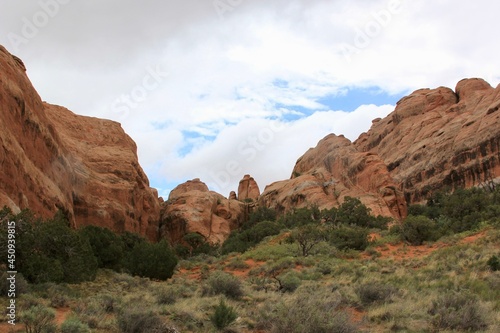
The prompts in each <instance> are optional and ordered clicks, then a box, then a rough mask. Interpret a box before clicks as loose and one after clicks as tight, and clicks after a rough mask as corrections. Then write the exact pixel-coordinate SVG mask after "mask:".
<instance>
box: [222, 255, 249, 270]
mask: <svg viewBox="0 0 500 333" xmlns="http://www.w3.org/2000/svg"><path fill="white" fill-rule="evenodd" d="M226 267H227V268H231V269H247V268H249V267H250V266H248V264H247V263H246V262H245V261H244V260H243V259H242V258H240V257H235V258H234V259H232V260H231V261H230V262H229V263H228V264H227V265H226Z"/></svg>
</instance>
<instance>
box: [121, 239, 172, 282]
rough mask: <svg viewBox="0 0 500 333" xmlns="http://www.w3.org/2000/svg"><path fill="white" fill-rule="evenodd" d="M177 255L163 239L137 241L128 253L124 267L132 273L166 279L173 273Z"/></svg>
mask: <svg viewBox="0 0 500 333" xmlns="http://www.w3.org/2000/svg"><path fill="white" fill-rule="evenodd" d="M176 265H177V257H176V256H175V254H174V252H173V250H172V249H171V248H170V246H169V245H168V243H167V242H166V241H165V240H162V241H161V242H159V243H148V242H146V241H143V242H139V243H137V244H136V245H135V246H134V247H133V249H132V250H131V251H130V252H129V253H128V258H127V264H126V267H127V269H128V270H129V272H130V273H131V274H132V275H138V276H141V277H148V278H152V279H158V280H166V279H169V278H170V277H172V275H173V274H174V269H175V266H176Z"/></svg>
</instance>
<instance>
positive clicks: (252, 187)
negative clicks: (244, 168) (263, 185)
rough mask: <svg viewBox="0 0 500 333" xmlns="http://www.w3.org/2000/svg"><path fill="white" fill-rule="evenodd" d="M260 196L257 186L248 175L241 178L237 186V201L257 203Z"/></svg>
mask: <svg viewBox="0 0 500 333" xmlns="http://www.w3.org/2000/svg"><path fill="white" fill-rule="evenodd" d="M259 196H260V190H259V186H258V185H257V182H256V181H255V179H253V177H251V176H250V175H245V176H243V179H242V180H240V183H239V185H238V200H240V201H257V200H258V199H259Z"/></svg>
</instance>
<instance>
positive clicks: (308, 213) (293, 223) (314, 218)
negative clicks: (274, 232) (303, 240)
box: [279, 207, 321, 229]
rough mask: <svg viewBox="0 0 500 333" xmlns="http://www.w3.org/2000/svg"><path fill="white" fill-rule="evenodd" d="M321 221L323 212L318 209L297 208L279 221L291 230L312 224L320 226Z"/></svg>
mask: <svg viewBox="0 0 500 333" xmlns="http://www.w3.org/2000/svg"><path fill="white" fill-rule="evenodd" d="M320 221H321V212H320V211H319V209H318V208H317V207H310V208H297V209H294V210H293V211H291V212H288V213H286V214H285V215H283V216H282V217H281V218H280V219H279V223H280V224H281V225H283V226H284V227H286V228H289V229H292V228H296V227H300V226H305V225H307V224H312V223H316V224H318V223H319V222H320Z"/></svg>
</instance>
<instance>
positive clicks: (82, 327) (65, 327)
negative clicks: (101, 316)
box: [60, 317, 90, 333]
mask: <svg viewBox="0 0 500 333" xmlns="http://www.w3.org/2000/svg"><path fill="white" fill-rule="evenodd" d="M60 331H61V333H89V332H90V328H89V326H88V325H87V324H84V323H82V322H81V321H80V320H78V318H74V317H70V318H68V319H66V320H65V321H64V322H63V323H62V324H61V328H60Z"/></svg>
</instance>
